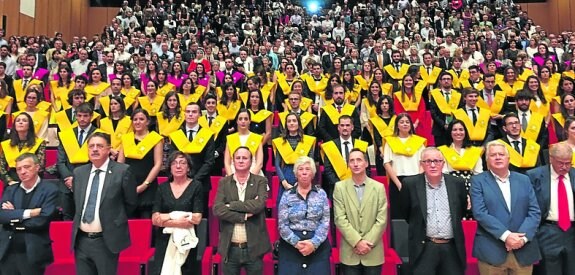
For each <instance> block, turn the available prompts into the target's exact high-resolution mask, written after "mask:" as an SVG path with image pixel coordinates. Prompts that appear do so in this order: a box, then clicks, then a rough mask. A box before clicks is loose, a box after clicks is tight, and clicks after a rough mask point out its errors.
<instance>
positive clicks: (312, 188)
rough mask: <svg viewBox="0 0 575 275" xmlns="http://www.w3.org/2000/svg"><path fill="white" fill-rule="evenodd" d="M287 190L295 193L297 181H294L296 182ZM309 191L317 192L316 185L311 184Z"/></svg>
mask: <svg viewBox="0 0 575 275" xmlns="http://www.w3.org/2000/svg"><path fill="white" fill-rule="evenodd" d="M289 192H290V193H291V194H296V193H297V182H296V183H295V184H294V186H293V187H292V188H291V189H290V190H289ZM310 192H319V189H318V187H317V185H315V184H312V185H311V190H310Z"/></svg>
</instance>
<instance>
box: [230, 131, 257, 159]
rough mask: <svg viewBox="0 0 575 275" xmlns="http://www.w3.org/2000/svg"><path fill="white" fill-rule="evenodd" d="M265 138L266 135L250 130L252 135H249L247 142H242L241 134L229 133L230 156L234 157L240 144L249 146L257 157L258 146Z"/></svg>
mask: <svg viewBox="0 0 575 275" xmlns="http://www.w3.org/2000/svg"><path fill="white" fill-rule="evenodd" d="M263 138H264V136H262V135H258V134H256V133H251V132H250V135H249V136H248V139H247V141H246V144H241V142H240V135H239V134H238V133H234V134H231V135H228V137H227V140H228V149H229V151H230V157H232V158H233V155H234V152H235V151H236V150H237V149H238V148H239V147H240V146H246V147H248V148H249V149H250V152H251V153H252V156H254V157H255V156H256V153H257V151H258V148H259V146H260V145H261V143H262V140H263Z"/></svg>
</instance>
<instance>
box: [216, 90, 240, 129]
mask: <svg viewBox="0 0 575 275" xmlns="http://www.w3.org/2000/svg"><path fill="white" fill-rule="evenodd" d="M222 88H223V93H222V97H221V98H220V102H219V103H218V106H217V110H218V114H219V115H221V116H223V117H225V118H226V119H227V120H228V134H231V133H234V132H235V131H236V118H237V116H238V113H239V111H240V109H241V108H242V107H243V104H242V101H241V100H240V99H239V98H238V92H237V91H236V87H235V86H234V84H232V83H226V84H224V86H223V87H222Z"/></svg>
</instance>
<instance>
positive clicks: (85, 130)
mask: <svg viewBox="0 0 575 275" xmlns="http://www.w3.org/2000/svg"><path fill="white" fill-rule="evenodd" d="M75 111H76V110H72V112H75ZM90 127H92V124H88V127H86V128H84V129H82V128H80V126H78V133H80V131H81V130H84V133H85V134H87V133H88V132H90Z"/></svg>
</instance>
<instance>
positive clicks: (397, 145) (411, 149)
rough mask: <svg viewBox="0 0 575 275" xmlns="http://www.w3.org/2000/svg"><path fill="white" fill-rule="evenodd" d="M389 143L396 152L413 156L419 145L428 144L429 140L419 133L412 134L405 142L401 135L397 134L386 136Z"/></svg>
mask: <svg viewBox="0 0 575 275" xmlns="http://www.w3.org/2000/svg"><path fill="white" fill-rule="evenodd" d="M385 140H386V141H387V144H389V148H391V151H392V152H393V153H394V154H397V155H403V156H408V157H411V156H413V155H414V154H415V153H416V152H417V150H419V147H421V146H426V144H427V140H426V139H425V138H423V137H420V136H418V135H411V136H410V137H409V138H407V140H406V141H405V143H404V142H402V141H401V139H400V138H399V137H396V136H387V137H385Z"/></svg>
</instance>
